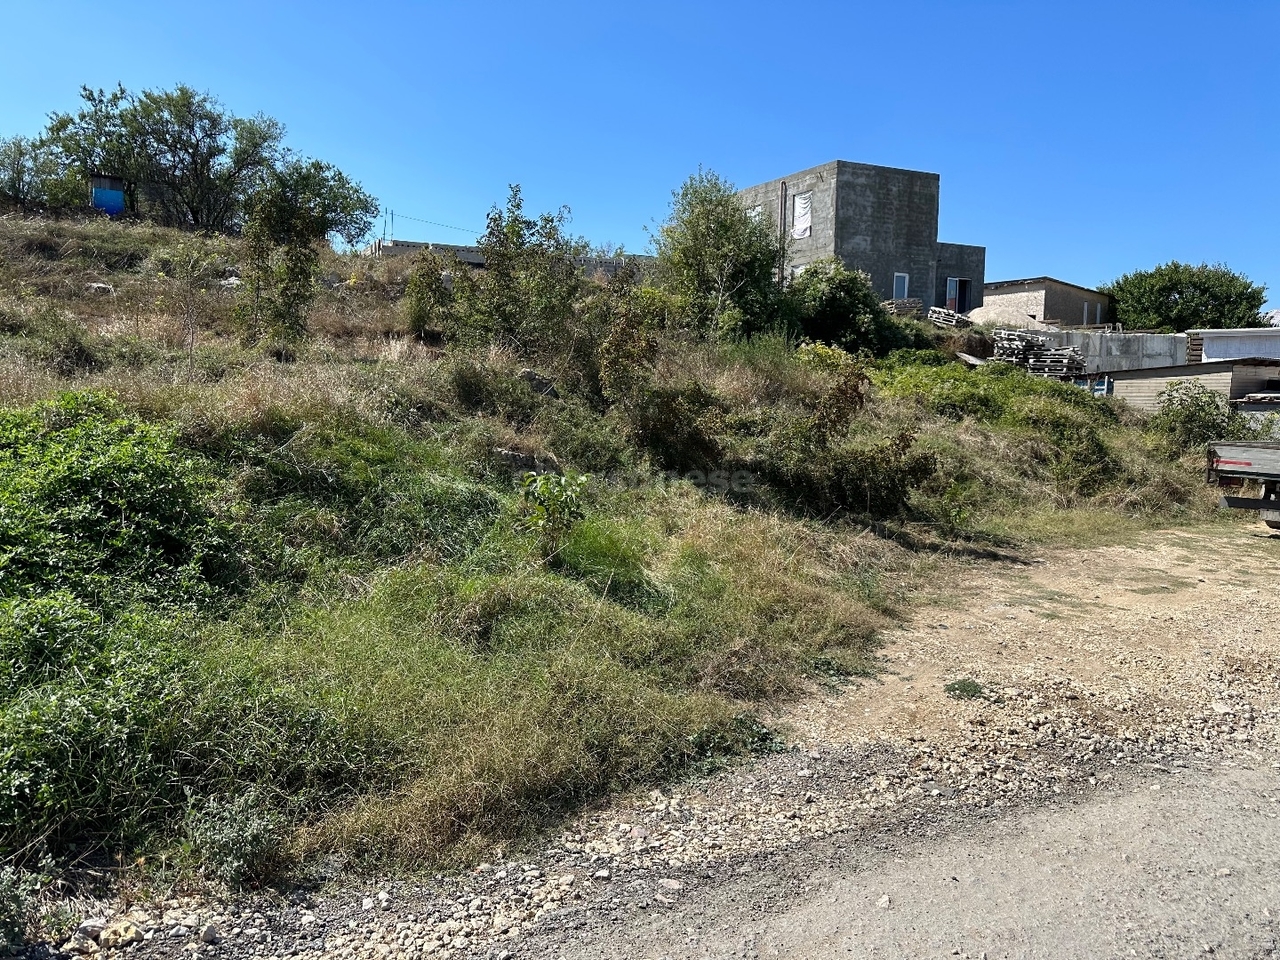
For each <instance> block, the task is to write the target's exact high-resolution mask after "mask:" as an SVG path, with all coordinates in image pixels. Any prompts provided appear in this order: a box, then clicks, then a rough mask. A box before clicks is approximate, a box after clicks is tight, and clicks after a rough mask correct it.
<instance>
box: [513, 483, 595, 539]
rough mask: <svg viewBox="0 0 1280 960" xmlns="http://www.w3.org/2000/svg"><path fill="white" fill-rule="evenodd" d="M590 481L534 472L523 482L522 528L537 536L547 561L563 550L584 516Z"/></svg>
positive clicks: (520, 524)
mask: <svg viewBox="0 0 1280 960" xmlns="http://www.w3.org/2000/svg"><path fill="white" fill-rule="evenodd" d="M589 480H590V478H589V477H588V476H586V475H578V476H561V475H559V474H555V473H532V472H530V473H526V474H524V476H523V477H522V478H521V480H520V488H521V497H520V520H519V526H520V528H521V529H523V530H531V531H533V532H534V533H536V534H537V536H538V546H539V549H540V550H541V551H542V556H543V558H544V559H550V558H551V557H552V556H554V555H555V554H556V553H557V552H558V551H559V550H560V548H561V547H562V546H563V545H564V542H565V539H566V538H567V537H568V535H569V533H570V531H571V530H572V529H573V527H574V524H576V523H577V522H578V521H579V520H581V519H582V517H583V516H584V513H583V507H582V495H583V493H584V492H585V491H586V489H587V483H588V482H589Z"/></svg>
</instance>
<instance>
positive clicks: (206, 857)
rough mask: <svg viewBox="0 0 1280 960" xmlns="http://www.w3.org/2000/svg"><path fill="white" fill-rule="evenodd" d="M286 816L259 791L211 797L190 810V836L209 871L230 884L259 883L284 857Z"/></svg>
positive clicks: (206, 871)
mask: <svg viewBox="0 0 1280 960" xmlns="http://www.w3.org/2000/svg"><path fill="white" fill-rule="evenodd" d="M285 827H286V819H285V817H284V815H283V814H281V813H279V812H278V811H277V810H275V809H274V807H273V806H272V804H271V801H270V799H269V798H268V797H267V796H266V795H265V794H264V793H263V792H262V791H260V790H258V789H256V788H253V787H250V788H249V789H248V790H245V791H243V792H242V793H239V794H236V795H233V796H230V797H216V796H215V797H209V798H208V799H206V800H205V801H204V802H203V803H193V804H192V806H191V808H190V809H189V810H188V812H187V819H186V830H187V837H188V839H189V842H190V843H191V846H192V848H193V851H194V852H195V853H196V854H197V856H198V857H199V859H200V863H201V865H202V868H203V870H204V872H205V873H206V874H208V875H210V876H212V877H214V878H215V879H217V880H220V881H221V882H223V883H225V884H228V885H230V886H240V885H242V884H245V883H250V882H252V883H260V882H262V881H264V880H267V879H270V878H271V877H272V876H273V875H274V874H275V873H276V872H278V870H279V868H280V867H281V865H282V863H283V861H284V852H283V847H284V843H285Z"/></svg>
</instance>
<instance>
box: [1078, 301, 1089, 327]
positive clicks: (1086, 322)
mask: <svg viewBox="0 0 1280 960" xmlns="http://www.w3.org/2000/svg"><path fill="white" fill-rule="evenodd" d="M1080 322H1081V323H1083V324H1084V325H1085V326H1086V327H1087V326H1088V325H1089V301H1088V300H1086V301H1085V302H1084V319H1083V320H1081V321H1080Z"/></svg>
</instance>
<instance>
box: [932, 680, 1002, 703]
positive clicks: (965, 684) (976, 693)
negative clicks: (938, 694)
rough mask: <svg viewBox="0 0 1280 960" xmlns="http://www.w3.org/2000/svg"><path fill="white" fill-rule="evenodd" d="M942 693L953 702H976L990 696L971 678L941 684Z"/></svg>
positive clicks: (985, 689)
mask: <svg viewBox="0 0 1280 960" xmlns="http://www.w3.org/2000/svg"><path fill="white" fill-rule="evenodd" d="M942 690H943V692H944V693H945V694H946V695H947V696H948V697H951V698H952V699H953V700H978V699H987V698H989V696H990V693H989V692H988V690H987V688H986V687H984V686H983V685H982V684H980V683H979V682H978V681H977V680H974V679H972V678H971V677H962V678H960V679H959V680H952V681H951V682H950V683H946V684H943V686H942Z"/></svg>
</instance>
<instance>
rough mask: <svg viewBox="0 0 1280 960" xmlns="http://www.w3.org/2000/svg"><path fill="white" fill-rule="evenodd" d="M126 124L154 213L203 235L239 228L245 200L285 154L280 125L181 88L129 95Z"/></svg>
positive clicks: (139, 175)
mask: <svg viewBox="0 0 1280 960" xmlns="http://www.w3.org/2000/svg"><path fill="white" fill-rule="evenodd" d="M121 122H122V125H123V128H124V134H125V137H126V139H127V141H128V142H129V143H130V145H131V146H132V147H133V150H134V154H133V159H134V162H135V164H136V167H135V169H136V176H137V178H138V179H139V180H140V181H141V182H142V183H143V184H144V185H145V188H144V200H145V203H146V205H147V206H149V207H150V208H151V209H150V210H149V211H148V212H149V213H153V214H157V215H158V216H157V219H161V220H163V221H164V222H166V223H172V224H181V225H183V226H189V227H192V228H193V229H196V230H216V231H227V230H231V229H234V228H235V227H238V226H239V225H240V219H241V216H242V214H243V212H244V202H245V199H246V198H247V196H248V195H249V193H250V191H251V190H252V189H253V188H254V187H255V186H257V185H258V184H259V183H260V181H261V179H262V177H263V176H264V174H265V173H266V172H267V171H269V170H271V169H273V168H274V167H275V165H276V163H277V161H278V160H279V159H280V157H281V147H280V143H281V140H283V138H284V127H283V125H282V124H281V123H280V122H279V121H278V120H274V119H272V118H271V117H267V116H264V115H262V114H259V115H258V116H256V117H251V118H248V119H241V118H237V117H235V116H232V115H231V114H230V113H228V112H227V110H226V108H225V107H223V105H222V104H221V103H219V102H218V101H217V100H216V99H214V98H213V97H212V96H210V95H209V94H207V93H198V92H196V91H195V90H193V89H191V88H190V87H188V86H184V85H181V84H179V85H178V86H177V87H175V88H174V89H173V90H144V91H143V92H142V94H141V95H139V96H137V97H132V96H131V97H129V99H128V101H127V103H126V104H125V106H124V107H123V109H122V111H121Z"/></svg>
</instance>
